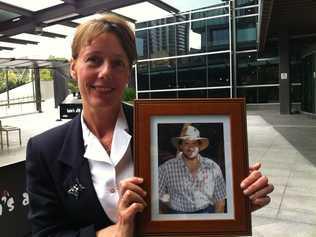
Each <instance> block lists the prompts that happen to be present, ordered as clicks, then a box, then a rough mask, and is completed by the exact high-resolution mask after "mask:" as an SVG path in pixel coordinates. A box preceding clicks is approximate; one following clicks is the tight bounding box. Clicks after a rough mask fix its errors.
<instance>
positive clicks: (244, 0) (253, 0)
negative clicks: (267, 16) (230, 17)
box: [236, 0, 258, 7]
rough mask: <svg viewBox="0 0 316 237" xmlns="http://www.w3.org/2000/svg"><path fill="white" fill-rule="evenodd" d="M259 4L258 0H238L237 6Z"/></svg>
mask: <svg viewBox="0 0 316 237" xmlns="http://www.w3.org/2000/svg"><path fill="white" fill-rule="evenodd" d="M255 4H258V0H237V1H236V7H244V6H250V5H255Z"/></svg>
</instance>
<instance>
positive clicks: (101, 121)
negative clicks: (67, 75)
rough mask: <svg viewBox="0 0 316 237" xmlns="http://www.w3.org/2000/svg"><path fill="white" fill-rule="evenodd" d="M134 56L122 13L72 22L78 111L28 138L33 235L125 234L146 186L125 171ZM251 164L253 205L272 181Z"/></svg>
mask: <svg viewBox="0 0 316 237" xmlns="http://www.w3.org/2000/svg"><path fill="white" fill-rule="evenodd" d="M135 60H136V47H135V37H134V34H133V32H132V31H131V30H130V28H129V27H128V25H127V24H126V23H125V22H124V21H123V20H122V19H120V18H118V17H116V16H113V15H107V16H104V17H103V18H101V19H98V20H92V21H89V22H87V23H85V24H82V25H80V26H79V27H78V29H77V31H76V34H75V37H74V40H73V44H72V61H71V67H70V72H71V76H72V77H73V79H74V80H76V81H77V82H78V86H79V90H80V94H81V96H82V104H83V112H82V114H81V115H80V116H77V117H75V118H74V119H73V120H72V121H70V122H68V123H66V124H64V125H62V126H59V127H57V128H54V129H51V130H49V131H46V132H44V133H43V134H40V135H38V136H35V137H33V138H31V139H30V140H29V142H28V147H27V162H26V172H27V191H28V193H29V196H30V211H29V219H30V220H31V223H32V232H33V236H34V237H40V236H45V237H47V236H69V237H70V236H85V237H90V236H97V237H102V236H132V235H133V229H134V216H135V214H136V213H138V212H142V211H143V209H144V208H145V207H146V203H145V201H144V197H145V196H146V192H145V191H144V190H143V189H142V188H141V184H142V182H143V180H142V178H138V177H133V163H132V156H131V142H130V141H131V135H130V134H129V132H131V131H130V128H131V117H132V108H131V107H129V106H127V105H125V104H122V103H121V96H122V93H123V90H124V88H125V86H126V84H127V82H128V79H129V77H130V74H131V71H132V65H133V63H134V62H135ZM259 168H260V165H259V164H258V165H255V166H254V167H252V168H251V171H253V172H251V174H250V175H249V176H248V177H247V178H246V179H245V180H244V181H243V182H242V184H241V187H242V188H243V189H244V190H245V191H244V193H245V195H248V196H249V197H250V198H251V200H252V204H253V209H256V208H259V207H262V206H264V205H266V204H267V203H269V201H270V198H269V197H268V196H267V194H268V193H270V192H271V191H272V189H273V186H272V185H270V184H268V180H267V178H266V177H264V176H262V175H261V173H260V172H259V171H258V169H259Z"/></svg>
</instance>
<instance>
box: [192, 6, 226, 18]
mask: <svg viewBox="0 0 316 237" xmlns="http://www.w3.org/2000/svg"><path fill="white" fill-rule="evenodd" d="M228 13H229V10H228V7H224V8H220V9H210V10H208V11H202V12H195V13H192V19H199V18H205V17H210V16H219V15H224V14H228Z"/></svg>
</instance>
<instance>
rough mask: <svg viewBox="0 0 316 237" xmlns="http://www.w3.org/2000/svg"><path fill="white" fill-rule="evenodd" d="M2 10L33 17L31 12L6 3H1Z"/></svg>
mask: <svg viewBox="0 0 316 237" xmlns="http://www.w3.org/2000/svg"><path fill="white" fill-rule="evenodd" d="M0 9H1V10H5V11H8V12H13V13H16V14H18V15H21V16H27V17H31V16H32V15H33V12H32V11H29V10H27V9H24V8H21V7H17V6H14V5H11V4H8V3H4V2H0Z"/></svg>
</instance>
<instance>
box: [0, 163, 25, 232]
mask: <svg viewBox="0 0 316 237" xmlns="http://www.w3.org/2000/svg"><path fill="white" fill-rule="evenodd" d="M28 205H29V196H28V194H27V193H26V188H25V162H24V161H23V162H19V163H15V164H13V165H8V166H4V167H0V235H1V236H6V237H26V236H31V234H30V233H31V226H30V223H29V221H28V220H27V211H28Z"/></svg>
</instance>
